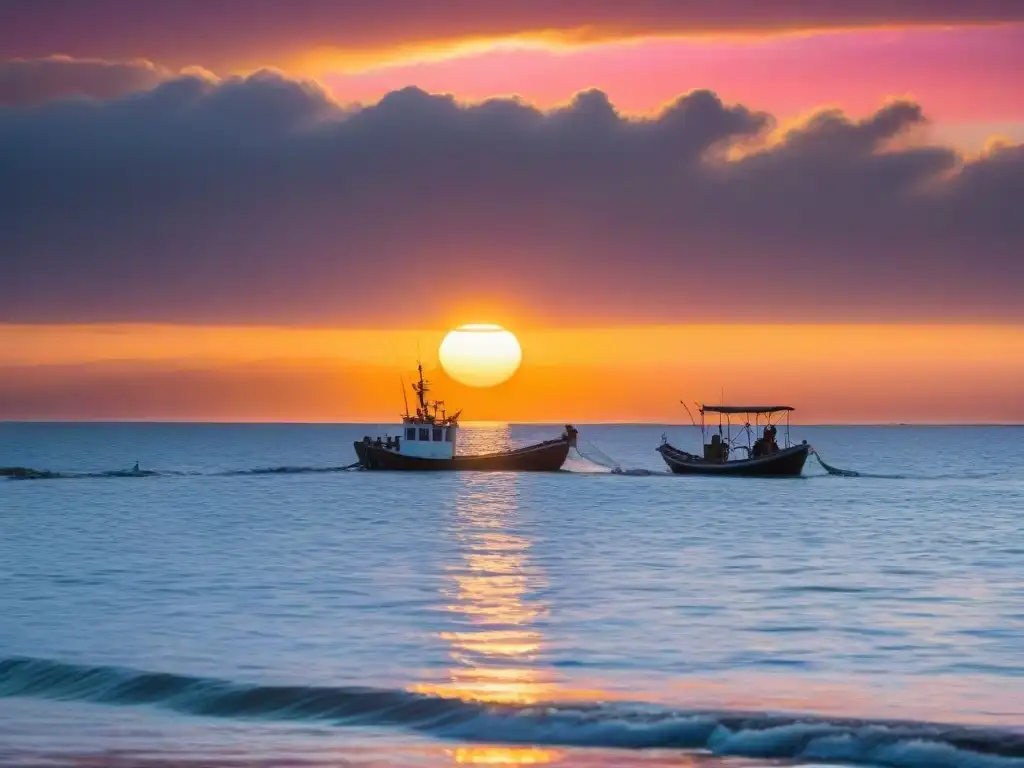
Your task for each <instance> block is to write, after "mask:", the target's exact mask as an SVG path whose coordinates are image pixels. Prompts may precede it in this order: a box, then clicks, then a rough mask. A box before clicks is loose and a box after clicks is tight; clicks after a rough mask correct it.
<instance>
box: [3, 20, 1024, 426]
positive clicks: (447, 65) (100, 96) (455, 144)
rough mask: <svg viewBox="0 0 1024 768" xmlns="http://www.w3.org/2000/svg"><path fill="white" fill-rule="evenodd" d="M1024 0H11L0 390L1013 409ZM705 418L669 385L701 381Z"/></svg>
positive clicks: (479, 410)
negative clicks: (480, 359)
mask: <svg viewBox="0 0 1024 768" xmlns="http://www.w3.org/2000/svg"><path fill="white" fill-rule="evenodd" d="M1021 71H1024V4H1021V3H1016V2H1008V1H1003V2H999V1H997V0H975V1H974V2H971V3H963V2H944V1H943V0H927V1H925V0H920V1H915V0H906V1H904V2H899V1H897V0H891V1H887V2H882V1H881V0H878V1H874V0H865V2H859V3H845V4H837V3H821V2H813V1H811V0H803V1H801V0H788V1H787V0H780V2H774V3H764V2H760V1H758V2H755V1H754V0H733V1H732V2H690V1H688V0H671V1H670V0H634V2H632V3H629V4H623V3H621V2H611V1H604V0H587V1H586V2H584V1H583V0H562V1H561V2H559V3H551V2H540V1H539V0H537V1H534V0H522V1H520V2H515V3H512V2H506V3H500V2H479V1H475V2H470V1H469V0H437V1H436V2H431V3H422V2H414V1H413V0H372V1H371V0H366V1H365V2H356V1H355V0H352V1H350V2H345V1H343V0H337V1H334V0H331V1H329V2H328V1H327V0H322V1H321V0H289V1H288V2H285V1H284V0H244V1H243V0H150V2H147V3H138V2H133V1H132V0H95V1H94V2H92V3H88V4H86V3H79V2H74V1H67V2H65V1H63V0H32V2H21V1H20V0H0V275H2V277H0V340H2V342H3V343H0V418H6V419H22V418H24V419H80V418H81V419H119V418H132V419H146V418H157V419H179V420H180V419H185V420H187V419H211V420H263V419H269V420H299V421H317V420H387V419H389V418H391V417H392V416H393V414H394V413H395V412H396V411H397V410H398V409H399V406H400V402H401V400H400V397H401V394H400V392H399V389H398V387H399V383H398V374H399V373H400V372H402V373H404V372H407V371H408V370H409V369H410V368H411V367H413V365H414V361H415V357H416V355H417V353H418V352H417V351H419V353H420V354H423V356H424V357H425V358H426V362H427V363H428V366H430V365H432V364H433V361H436V355H435V353H434V350H436V348H437V343H438V342H439V341H440V338H441V337H442V336H443V333H444V331H445V330H446V329H448V328H452V327H455V326H457V325H460V324H463V323H470V322H484V323H488V322H494V323H501V324H503V325H505V326H506V327H508V328H510V329H511V330H513V331H514V332H515V333H516V334H517V335H518V336H519V339H520V341H521V343H522V346H523V365H522V367H521V369H520V371H519V373H517V374H516V376H515V377H514V378H513V379H512V380H511V381H510V382H508V383H506V384H504V385H501V386H499V387H496V388H494V389H491V390H473V389H470V388H466V387H463V386H461V385H458V384H457V383H456V382H453V381H451V380H448V379H447V377H445V376H444V374H443V372H441V371H437V372H436V374H435V378H436V379H437V381H438V383H439V386H442V387H443V388H444V390H445V391H444V393H443V396H444V397H445V399H446V400H447V401H448V402H449V403H452V402H454V401H456V400H458V401H460V404H464V409H465V411H466V414H467V416H466V417H467V418H479V419H483V420H509V421H524V420H543V421H556V422H561V421H565V420H576V421H588V420H589V421H634V420H640V421H657V422H674V421H679V420H680V416H681V414H682V412H681V407H680V406H679V405H678V401H679V399H680V398H682V399H686V400H687V401H692V400H695V399H700V400H714V399H718V397H719V396H720V395H721V394H722V393H723V390H725V394H727V395H730V399H737V398H750V399H754V400H767V399H773V400H777V399H781V400H785V401H789V402H791V403H792V404H793V405H795V406H797V408H798V414H799V415H800V416H801V417H802V418H803V419H804V420H805V421H817V422H830V423H835V422H856V423H874V422H889V421H900V422H918V421H920V422H929V423H931V422H949V421H954V422H1000V423H1001V422H1018V423H1019V422H1022V421H1024V394H1022V393H1024V300H1022V299H1024V258H1022V254H1024V216H1021V215H1020V213H1019V208H1020V201H1021V200H1024V78H1022V77H1021V75H1020V72H1021ZM682 419H683V420H685V414H682Z"/></svg>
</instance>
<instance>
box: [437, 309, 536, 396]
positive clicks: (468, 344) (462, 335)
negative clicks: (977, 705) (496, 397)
mask: <svg viewBox="0 0 1024 768" xmlns="http://www.w3.org/2000/svg"><path fill="white" fill-rule="evenodd" d="M438 357H440V359H441V367H442V368H444V370H445V373H447V374H448V375H449V376H451V377H452V378H453V379H455V380H456V381H458V382H459V383H461V384H466V385H468V386H470V387H493V386H495V385H496V384H501V382H503V381H508V380H509V379H510V378H512V374H514V373H515V372H516V371H517V370H518V369H519V364H520V363H522V362H523V350H522V348H521V347H520V346H519V341H518V340H517V339H516V337H515V336H514V335H513V334H512V332H511V331H506V330H505V329H504V328H502V327H501V326H500V325H481V324H471V325H460V326H459V327H458V328H456V329H455V330H453V331H449V332H448V335H447V336H445V337H444V341H442V342H441V348H440V349H439V350H438Z"/></svg>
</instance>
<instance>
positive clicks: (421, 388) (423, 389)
mask: <svg viewBox="0 0 1024 768" xmlns="http://www.w3.org/2000/svg"><path fill="white" fill-rule="evenodd" d="M416 370H417V371H419V374H420V380H419V382H418V383H417V384H414V385H413V389H414V390H416V396H417V397H418V398H419V401H420V411H421V412H422V414H423V416H424V417H426V415H427V391H428V390H427V382H426V381H424V380H423V363H422V362H420V361H419V360H417V361H416Z"/></svg>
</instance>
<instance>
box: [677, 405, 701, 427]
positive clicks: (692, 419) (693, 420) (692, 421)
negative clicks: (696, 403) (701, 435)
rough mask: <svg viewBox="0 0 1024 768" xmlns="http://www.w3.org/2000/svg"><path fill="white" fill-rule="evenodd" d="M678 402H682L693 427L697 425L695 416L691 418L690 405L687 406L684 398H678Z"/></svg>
mask: <svg viewBox="0 0 1024 768" xmlns="http://www.w3.org/2000/svg"><path fill="white" fill-rule="evenodd" d="M679 402H680V403H682V404H683V408H685V409H686V415H687V416H689V417H690V423H691V424H693V426H694V427H696V426H697V420H696V419H695V418H693V414H692V413H690V406H688V405H687V404H686V401H685V400H680V401H679Z"/></svg>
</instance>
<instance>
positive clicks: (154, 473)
mask: <svg viewBox="0 0 1024 768" xmlns="http://www.w3.org/2000/svg"><path fill="white" fill-rule="evenodd" d="M354 468H355V465H348V466H344V467H258V468H256V469H234V470H228V471H224V472H181V471H175V470H155V469H113V470H107V471H105V472H54V471H51V470H48V469H33V468H31V467H0V477H6V478H8V479H9V480H86V479H97V478H115V477H240V476H245V475H302V474H315V473H322V472H345V471H347V470H350V469H354Z"/></svg>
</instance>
